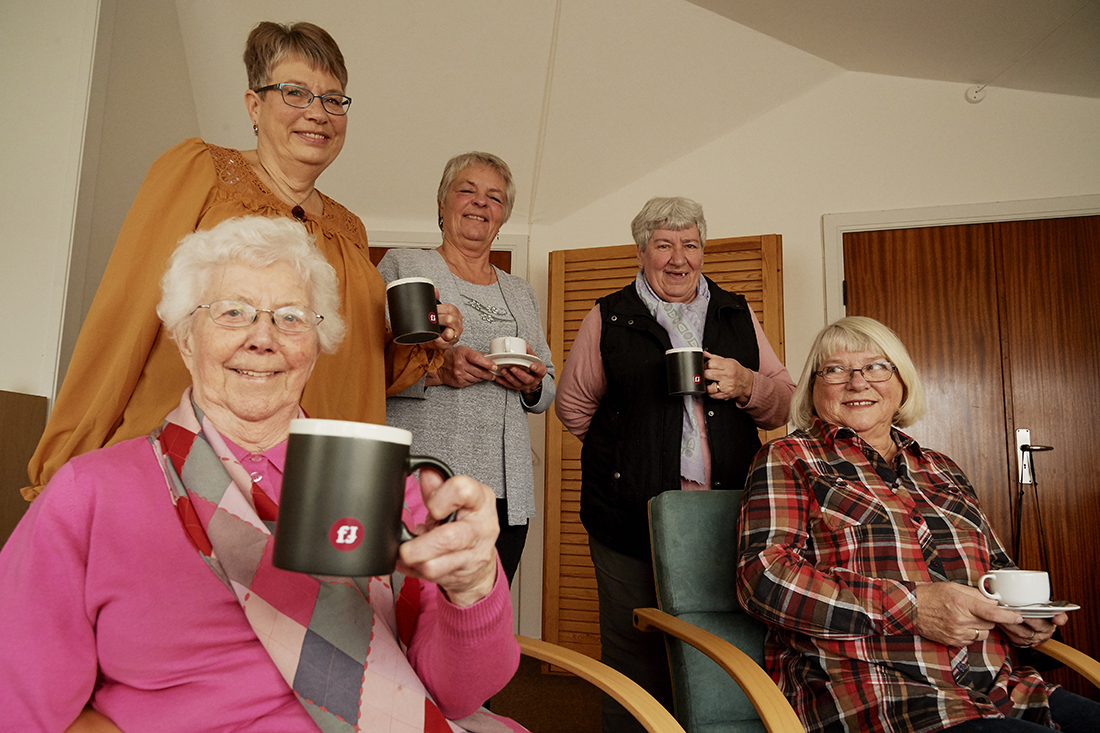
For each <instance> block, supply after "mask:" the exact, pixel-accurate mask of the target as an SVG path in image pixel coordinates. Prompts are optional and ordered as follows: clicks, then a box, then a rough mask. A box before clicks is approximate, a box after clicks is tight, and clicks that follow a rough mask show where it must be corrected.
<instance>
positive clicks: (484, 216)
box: [439, 165, 506, 249]
mask: <svg viewBox="0 0 1100 733" xmlns="http://www.w3.org/2000/svg"><path fill="white" fill-rule="evenodd" d="M505 195H506V188H505V185H504V179H503V178H501V177H500V174H499V173H497V172H496V170H494V169H493V168H491V167H489V166H487V165H472V166H470V167H468V168H463V169H462V170H461V171H459V172H458V175H456V176H455V177H454V180H453V181H451V185H450V186H448V188H447V195H446V196H445V197H444V198H443V203H442V204H440V206H439V213H440V215H441V216H442V217H443V238H444V240H445V241H449V242H453V243H454V244H457V245H459V246H465V247H471V246H472V247H476V248H482V247H484V248H485V249H488V248H489V247H490V246H491V245H492V244H493V239H494V238H496V236H497V232H499V231H500V226H501V224H503V223H504V197H505Z"/></svg>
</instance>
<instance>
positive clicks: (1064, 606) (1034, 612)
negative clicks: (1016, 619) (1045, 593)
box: [1004, 601, 1081, 618]
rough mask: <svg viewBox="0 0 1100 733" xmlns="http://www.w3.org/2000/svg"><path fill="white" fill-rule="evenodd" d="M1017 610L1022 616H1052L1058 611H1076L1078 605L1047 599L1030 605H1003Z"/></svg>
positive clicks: (1058, 612)
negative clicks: (1044, 601)
mask: <svg viewBox="0 0 1100 733" xmlns="http://www.w3.org/2000/svg"><path fill="white" fill-rule="evenodd" d="M1004 608H1009V609H1012V610H1013V611H1017V612H1019V614H1020V615H1021V616H1023V617H1024V618H1052V617H1054V616H1057V615H1058V614H1060V613H1065V612H1067V611H1076V610H1078V609H1079V608H1081V607H1080V606H1078V605H1077V604H1076V603H1070V602H1069V601H1048V602H1047V603H1033V604H1032V605H1030V606H1004Z"/></svg>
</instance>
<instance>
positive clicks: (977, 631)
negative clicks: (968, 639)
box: [974, 629, 982, 641]
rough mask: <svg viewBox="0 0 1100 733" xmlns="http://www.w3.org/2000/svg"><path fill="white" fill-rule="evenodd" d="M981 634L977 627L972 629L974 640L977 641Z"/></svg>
mask: <svg viewBox="0 0 1100 733" xmlns="http://www.w3.org/2000/svg"><path fill="white" fill-rule="evenodd" d="M981 636H982V632H981V630H979V629H974V641H977V640H978V639H980V638H981Z"/></svg>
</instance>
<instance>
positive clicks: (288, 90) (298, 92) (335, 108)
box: [256, 82, 351, 116]
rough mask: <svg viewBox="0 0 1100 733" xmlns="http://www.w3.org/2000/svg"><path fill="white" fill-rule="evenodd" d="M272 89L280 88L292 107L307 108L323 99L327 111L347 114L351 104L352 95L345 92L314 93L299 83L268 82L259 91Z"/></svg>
mask: <svg viewBox="0 0 1100 733" xmlns="http://www.w3.org/2000/svg"><path fill="white" fill-rule="evenodd" d="M272 89H278V90H279V92H280V93H281V94H282V95H283V101H284V102H286V103H287V104H289V105H290V106H291V107H298V108H300V109H305V108H306V107H308V106H309V105H311V104H313V100H314V99H320V100H321V106H322V107H324V108H325V111H326V112H328V113H329V114H330V115H341V116H343V115H346V114H347V113H348V107H350V106H351V97H345V96H344V95H343V94H314V93H313V92H311V91H309V90H308V89H306V88H305V87H300V86H298V85H297V84H287V83H285V82H284V83H282V84H268V85H267V86H266V87H260V88H259V89H257V90H256V91H257V92H269V91H271V90H272Z"/></svg>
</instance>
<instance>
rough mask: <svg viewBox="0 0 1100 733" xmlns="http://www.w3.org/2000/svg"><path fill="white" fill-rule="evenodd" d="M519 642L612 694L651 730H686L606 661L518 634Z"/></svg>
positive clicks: (530, 653) (528, 651)
mask: <svg viewBox="0 0 1100 733" xmlns="http://www.w3.org/2000/svg"><path fill="white" fill-rule="evenodd" d="M516 641H518V642H519V648H520V651H522V652H523V653H524V654H526V655H527V656H529V657H534V658H535V659H538V660H540V661H543V662H548V663H550V664H556V665H557V666H559V667H561V668H562V669H565V670H568V671H569V672H572V673H573V674H575V675H577V676H578V677H580V678H581V679H583V680H587V681H588V682H591V683H592V684H593V685H595V686H596V687H598V688H600V689H601V690H603V691H604V692H606V693H607V694H608V695H611V697H613V698H615V699H616V700H618V701H619V704H621V705H622V706H623V707H624V708H626V709H627V712H629V713H630V714H631V715H633V716H634V718H635V719H636V720H637V721H638V722H639V723H641V724H642V727H644V728H645V729H646V730H647V731H649V733H684V729H683V728H682V727H681V726H680V724H679V723H678V722H676V718H674V717H673V716H672V713H670V712H668V711H667V710H665V708H664V706H663V705H661V703H659V702H657V701H656V700H655V699H654V698H653V696H652V695H650V694H649V693H648V692H646V691H645V690H644V689H643V688H642V687H641V685H639V684H638V683H637V682H635V681H634V680H632V679H630V678H629V677H627V676H626V675H624V674H622V673H621V672H617V671H616V670H614V669H611V667H608V666H607V665H606V664H604V663H603V662H597V661H596V660H595V659H592V658H591V657H586V656H585V655H583V654H581V653H580V652H575V651H573V650H572V649H566V648H565V647H563V646H558V645H557V644H551V643H549V642H546V641H540V640H539V639H532V638H530V637H527V636H520V635H519V634H516Z"/></svg>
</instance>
